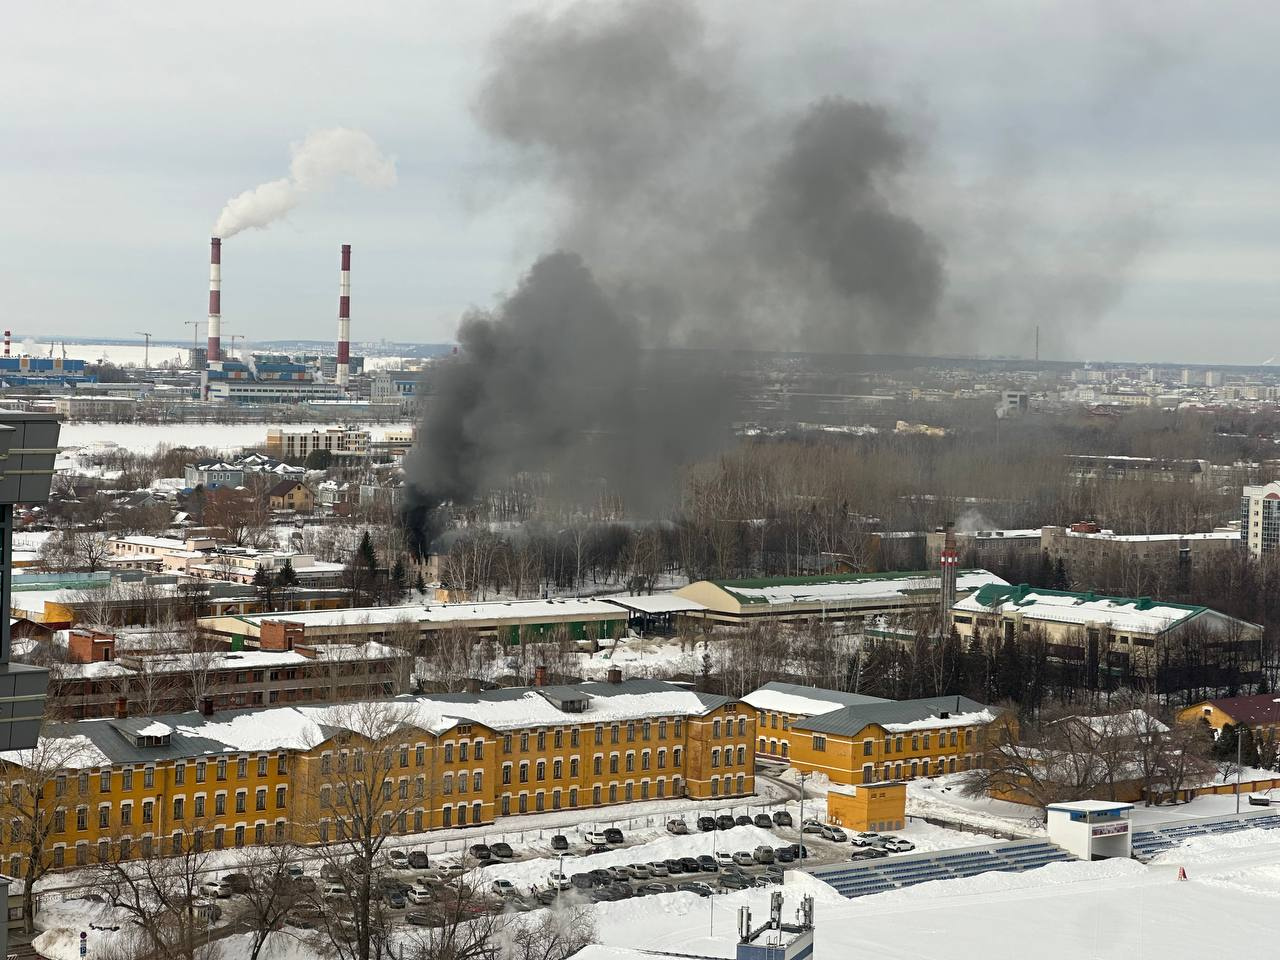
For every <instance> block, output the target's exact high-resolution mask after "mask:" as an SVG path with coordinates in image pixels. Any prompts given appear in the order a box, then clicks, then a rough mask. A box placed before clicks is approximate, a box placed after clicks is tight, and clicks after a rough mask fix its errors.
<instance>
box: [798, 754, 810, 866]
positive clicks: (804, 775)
mask: <svg viewBox="0 0 1280 960" xmlns="http://www.w3.org/2000/svg"><path fill="white" fill-rule="evenodd" d="M810 776H811V774H808V773H802V774H800V846H799V847H798V848H797V849H796V859H797V860H799V861H800V866H802V867H803V866H804V853H805V850H804V782H805V781H806V780H808V779H809V777H810Z"/></svg>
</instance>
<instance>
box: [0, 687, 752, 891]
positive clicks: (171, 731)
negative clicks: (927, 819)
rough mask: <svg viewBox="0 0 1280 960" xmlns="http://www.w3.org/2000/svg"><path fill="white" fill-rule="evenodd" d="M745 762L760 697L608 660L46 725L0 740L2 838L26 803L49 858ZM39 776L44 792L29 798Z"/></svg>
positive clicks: (582, 798)
mask: <svg viewBox="0 0 1280 960" xmlns="http://www.w3.org/2000/svg"><path fill="white" fill-rule="evenodd" d="M37 758H39V759H40V764H38V765H37V767H38V768H37V769H33V768H32V764H33V763H35V762H36V759H37ZM50 758H56V768H55V765H51V764H50V763H49V760H50ZM754 765H755V715H754V713H752V712H750V711H748V710H746V709H745V708H744V707H742V706H741V705H740V704H739V703H738V701H736V700H734V699H732V698H729V697H724V696H719V695H714V694H706V693H697V692H694V691H690V690H686V689H684V688H682V687H678V686H675V685H673V684H669V683H664V682H662V681H654V680H626V681H624V680H622V678H621V675H620V674H619V673H618V672H617V671H612V672H611V676H610V679H609V680H608V681H605V682H599V683H582V684H572V685H562V686H533V687H521V688H510V689H503V690H493V691H488V692H483V693H465V694H439V695H435V696H417V697H397V698H392V699H388V700H381V701H359V702H356V703H345V704H338V705H335V706H331V707H323V706H289V707H273V708H260V709H255V710H237V711H227V712H220V713H219V712H214V711H212V710H211V709H209V710H206V711H192V712H189V713H182V714H175V715H170V716H163V717H151V718H144V717H128V718H121V719H99V720H82V721H79V722H75V723H66V724H56V725H50V726H49V727H48V728H47V729H46V731H45V734H44V737H43V739H42V743H41V745H40V747H38V748H37V750H36V751H20V752H19V751H14V752H10V753H7V754H0V781H3V786H4V790H3V795H2V796H0V818H7V819H9V820H10V824H11V827H10V829H9V830H5V831H3V832H2V833H0V856H2V857H3V858H4V859H3V863H4V864H5V865H7V867H8V872H9V873H10V874H12V875H15V876H23V874H24V868H25V867H26V866H27V862H26V859H24V858H27V859H29V858H30V856H31V849H32V848H31V844H30V841H29V840H27V839H24V835H27V834H29V830H28V829H27V827H26V826H25V825H24V824H23V823H22V822H21V821H22V819H23V817H24V816H28V817H31V818H32V819H34V817H32V816H31V815H32V814H33V812H34V809H35V807H36V806H38V807H39V808H40V809H42V810H43V811H44V814H43V817H47V818H51V819H47V820H43V822H45V823H47V824H49V825H50V826H49V830H48V834H47V836H46V837H45V838H44V841H43V844H42V847H43V852H42V857H43V858H44V859H45V861H46V862H47V863H48V864H50V865H51V866H54V867H59V866H64V865H66V866H71V865H74V864H87V863H90V862H93V861H94V860H97V859H108V858H115V857H120V856H123V857H126V858H127V857H129V856H132V855H136V854H144V853H148V852H152V851H164V850H166V849H172V850H175V851H177V850H182V849H184V848H190V847H195V848H196V849H206V848H207V849H224V848H234V847H241V846H247V845H251V844H260V843H267V842H272V841H282V840H286V839H288V840H293V841H296V842H301V843H317V842H319V843H323V842H328V841H333V840H338V839H341V838H342V837H343V836H344V835H346V831H348V830H351V829H355V827H354V823H353V821H354V820H355V819H357V818H365V819H366V820H367V821H368V823H367V825H366V828H367V829H373V830H379V831H381V832H383V833H387V834H400V835H408V834H414V833H419V832H423V831H428V830H432V829H438V828H443V827H454V826H468V825H474V824H484V823H492V822H493V820H494V819H495V818H496V817H500V816H507V815H518V814H521V813H526V812H536V811H541V810H558V809H572V808H584V807H599V806H607V805H609V804H614V803H625V802H627V801H634V800H648V799H660V798H668V797H669V798H675V797H690V798H695V799H710V798H714V797H737V796H744V795H748V794H751V793H753V792H754V790H755V778H754ZM24 766H25V767H26V769H24ZM33 778H35V779H36V780H37V782H33V783H30V785H29V786H28V785H27V782H28V781H29V780H32V779H33ZM38 781H43V782H42V783H41V782H38ZM36 789H38V790H39V791H40V793H39V797H40V799H39V802H38V804H35V805H33V804H32V803H30V802H25V803H24V802H23V801H24V798H25V799H26V800H27V801H30V799H31V797H32V796H33V793H32V791H34V790H36ZM2 822H3V819H0V823H2Z"/></svg>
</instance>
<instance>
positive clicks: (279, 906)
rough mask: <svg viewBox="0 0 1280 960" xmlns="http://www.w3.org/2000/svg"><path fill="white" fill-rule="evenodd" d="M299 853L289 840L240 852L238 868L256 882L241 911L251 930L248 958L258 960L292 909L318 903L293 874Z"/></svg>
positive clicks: (237, 859) (245, 893)
mask: <svg viewBox="0 0 1280 960" xmlns="http://www.w3.org/2000/svg"><path fill="white" fill-rule="evenodd" d="M297 856H298V850H297V848H295V847H294V846H293V845H292V844H288V843H270V844H266V845H265V846H252V847H245V848H243V849H241V850H240V851H238V856H237V858H236V862H235V868H236V870H237V871H239V872H240V873H244V874H247V875H248V876H249V877H250V878H252V881H253V882H252V885H251V886H250V888H249V889H248V890H246V891H245V892H244V897H243V901H244V903H243V905H244V911H243V913H242V914H241V919H242V920H243V922H244V923H245V925H246V926H247V927H248V928H249V933H250V941H249V956H248V960H258V955H259V954H260V953H261V952H262V948H263V946H265V944H266V942H267V938H268V937H269V936H270V935H271V933H272V932H273V931H275V930H278V929H279V928H280V926H281V924H283V923H284V919H285V916H286V915H287V914H288V913H289V911H290V910H293V909H294V908H295V907H297V906H299V905H300V904H311V903H314V900H313V899H312V898H311V896H310V894H309V893H308V892H306V891H305V890H303V888H302V886H301V885H300V884H299V883H298V881H297V880H296V879H295V878H294V876H293V875H292V874H291V873H290V867H291V866H292V865H293V864H294V862H295V860H296V858H297Z"/></svg>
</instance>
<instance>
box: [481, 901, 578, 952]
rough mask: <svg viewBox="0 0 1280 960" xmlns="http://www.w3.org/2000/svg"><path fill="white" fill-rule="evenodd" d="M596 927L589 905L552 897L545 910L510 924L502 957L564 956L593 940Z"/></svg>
mask: <svg viewBox="0 0 1280 960" xmlns="http://www.w3.org/2000/svg"><path fill="white" fill-rule="evenodd" d="M595 938H596V927H595V921H594V918H593V915H592V912H591V910H590V908H588V907H586V906H583V905H576V904H575V905H570V904H565V903H562V902H561V901H560V900H558V899H557V900H556V902H555V904H554V905H553V906H552V907H551V909H549V910H539V911H538V912H537V914H536V915H533V916H527V917H525V918H522V919H521V920H519V921H516V922H515V923H513V924H512V926H511V929H509V930H508V931H507V935H506V936H505V937H504V938H503V939H504V941H505V947H504V950H503V958H504V960H568V958H569V957H571V956H573V955H574V954H575V953H577V952H578V951H579V950H581V949H582V948H583V947H585V946H587V944H589V943H593V942H595Z"/></svg>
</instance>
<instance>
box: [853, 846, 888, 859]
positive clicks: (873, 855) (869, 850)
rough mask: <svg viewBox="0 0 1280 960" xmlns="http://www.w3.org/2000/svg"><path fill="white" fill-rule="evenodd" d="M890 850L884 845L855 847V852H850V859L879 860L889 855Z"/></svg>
mask: <svg viewBox="0 0 1280 960" xmlns="http://www.w3.org/2000/svg"><path fill="white" fill-rule="evenodd" d="M888 855H889V851H888V850H886V849H885V848H884V847H854V848H853V853H851V854H849V859H850V860H879V859H880V858H882V857H887V856H888Z"/></svg>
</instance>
